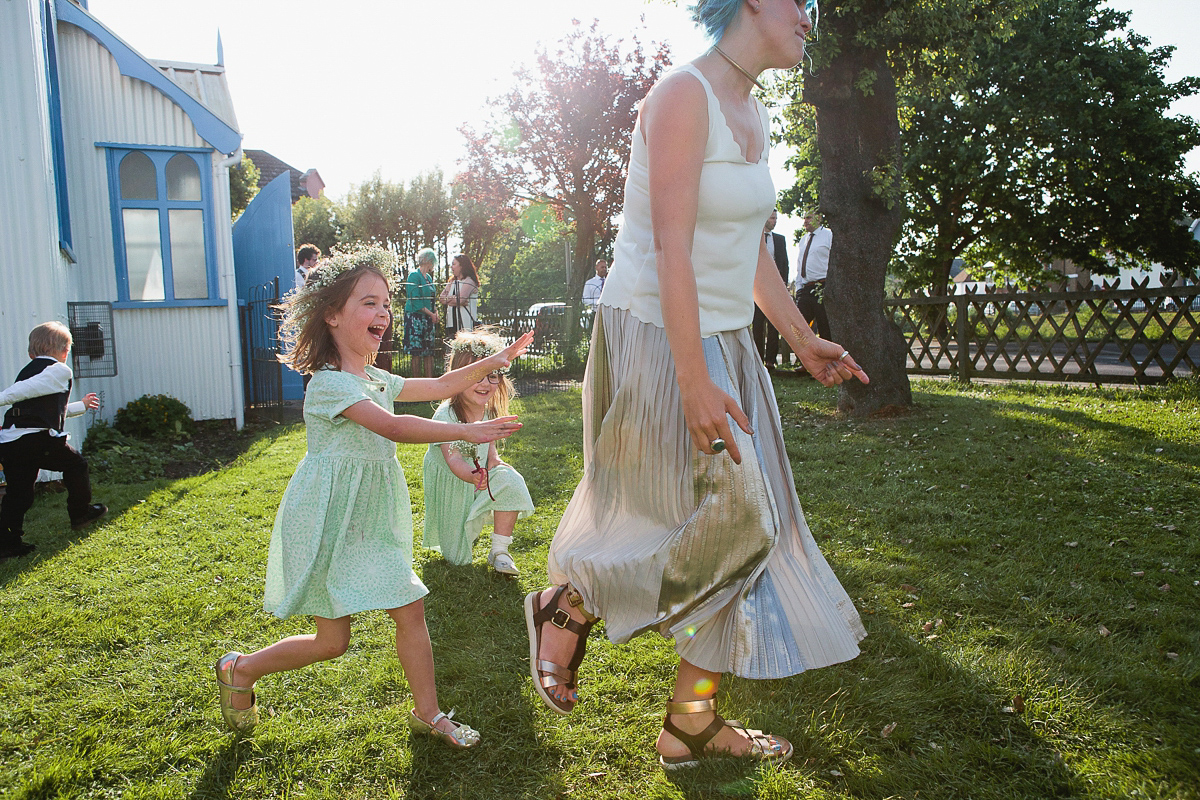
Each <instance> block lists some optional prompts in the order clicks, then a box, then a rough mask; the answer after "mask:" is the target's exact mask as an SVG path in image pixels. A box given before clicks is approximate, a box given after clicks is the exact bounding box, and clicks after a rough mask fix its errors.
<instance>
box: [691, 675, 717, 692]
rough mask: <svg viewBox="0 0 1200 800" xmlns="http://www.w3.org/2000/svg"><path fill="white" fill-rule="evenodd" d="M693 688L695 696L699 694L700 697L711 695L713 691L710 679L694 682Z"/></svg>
mask: <svg viewBox="0 0 1200 800" xmlns="http://www.w3.org/2000/svg"><path fill="white" fill-rule="evenodd" d="M693 688H695V690H696V694H700V695H705V694H712V691H713V682H712V679H711V678H701V679H700V680H698V681H696V685H695V687H693Z"/></svg>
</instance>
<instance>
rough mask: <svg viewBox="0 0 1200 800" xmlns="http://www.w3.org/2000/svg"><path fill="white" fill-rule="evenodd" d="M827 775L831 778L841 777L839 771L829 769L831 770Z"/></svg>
mask: <svg viewBox="0 0 1200 800" xmlns="http://www.w3.org/2000/svg"><path fill="white" fill-rule="evenodd" d="M829 774H830V775H832V776H833V777H835V778H840V777H842V773H841V770H836V769H831V770H829Z"/></svg>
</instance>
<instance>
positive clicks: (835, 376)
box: [797, 336, 871, 386]
mask: <svg viewBox="0 0 1200 800" xmlns="http://www.w3.org/2000/svg"><path fill="white" fill-rule="evenodd" d="M797 355H798V356H800V363H801V364H803V365H804V368H805V369H806V370H808V374H809V375H812V376H813V377H814V378H816V379H817V380H818V381H820V382H821V383H822V384H824V385H825V386H836V385H837V384H839V383H842V382H843V381H848V380H850V379H851V378H858V380H860V381H862V382H863V383H870V382H871V379H870V378H868V377H867V373H865V372H863V368H862V367H860V366H859V365H858V363H857V362H856V361H855V360H854V359H853V358H852V357H851V356H850V353H849V352H848V351H847V350H846V349H845V348H844V347H842V346H841V345H840V344H838V343H837V342H831V341H829V340H828V339H821V338H818V337H815V336H814V337H813V338H812V339H810V340H809V342H808V344H807V345H806V346H805V347H803V348H801V350H800V352H799V353H797Z"/></svg>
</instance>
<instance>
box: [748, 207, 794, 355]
mask: <svg viewBox="0 0 1200 800" xmlns="http://www.w3.org/2000/svg"><path fill="white" fill-rule="evenodd" d="M778 221H779V212H777V211H771V216H769V217H767V224H766V225H765V226H764V227H763V237H764V243H765V244H766V247H767V255H769V256H771V258H772V259H774V260H775V268H776V269H778V270H779V277H781V278H783V282H784V283H785V284H786V283H787V282H788V272H789V271H790V266H789V264H788V254H787V239H785V238H784V237H783V236H782V235H780V234H778V233H774V232H773V231H774V230H775V223H776V222H778ZM751 334H752V335H753V337H754V346H755V347H756V348H758V355H759V357H760V358H762V360H763V363H764V364H766V365H767V372H774V371H775V362H776V361H777V360H778V359H779V331H777V330H775V326H773V325H772V324H771V323H770V322H768V321H767V317H766V315H764V314H763V313H762V311H761V310H760V309H759V307H758V306H757V305H756V306H754V323H753V325H752V327H751Z"/></svg>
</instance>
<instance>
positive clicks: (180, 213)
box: [109, 148, 218, 305]
mask: <svg viewBox="0 0 1200 800" xmlns="http://www.w3.org/2000/svg"><path fill="white" fill-rule="evenodd" d="M109 159H110V161H109V164H110V174H114V173H115V179H114V182H113V183H114V185H113V191H112V195H113V203H114V208H113V219H114V227H115V228H116V236H115V237H114V238H115V240H116V242H117V253H116V255H117V258H116V261H117V287H118V291H117V293H118V295H119V301H120V302H121V303H130V304H140V303H162V304H164V305H196V304H207V303H210V302H212V301H214V300H217V299H218V292H217V289H216V286H217V282H216V267H215V259H214V257H213V244H212V237H211V234H210V231H209V227H210V225H209V221H210V217H211V214H212V210H211V208H210V204H211V198H210V195H211V191H210V186H209V184H210V180H209V179H207V178H206V176H207V175H208V169H209V154H208V152H206V151H186V152H180V151H178V150H167V149H144V150H132V149H121V148H113V149H110V150H109Z"/></svg>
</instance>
